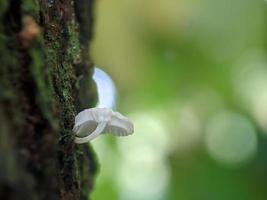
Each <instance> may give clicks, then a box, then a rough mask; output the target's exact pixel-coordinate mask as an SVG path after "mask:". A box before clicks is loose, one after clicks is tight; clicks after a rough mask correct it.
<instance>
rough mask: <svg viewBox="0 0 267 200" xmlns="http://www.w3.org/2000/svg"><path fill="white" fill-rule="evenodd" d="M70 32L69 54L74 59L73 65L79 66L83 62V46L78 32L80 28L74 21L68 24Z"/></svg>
mask: <svg viewBox="0 0 267 200" xmlns="http://www.w3.org/2000/svg"><path fill="white" fill-rule="evenodd" d="M67 27H68V32H69V45H70V46H69V49H68V54H69V55H70V56H71V57H72V60H73V63H74V64H78V63H80V62H81V46H80V41H79V34H78V32H77V30H78V26H77V23H75V21H74V20H72V21H71V22H69V23H68V25H67Z"/></svg>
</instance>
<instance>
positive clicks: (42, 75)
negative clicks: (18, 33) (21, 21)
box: [29, 38, 56, 127]
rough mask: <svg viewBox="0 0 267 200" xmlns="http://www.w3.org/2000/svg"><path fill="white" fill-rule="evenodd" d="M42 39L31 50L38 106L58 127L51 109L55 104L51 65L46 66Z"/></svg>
mask: <svg viewBox="0 0 267 200" xmlns="http://www.w3.org/2000/svg"><path fill="white" fill-rule="evenodd" d="M42 46H43V45H42V42H41V39H40V38H39V39H38V40H37V41H36V42H35V44H34V45H33V47H32V48H31V49H30V50H29V55H30V56H31V59H32V63H31V73H32V76H33V79H34V81H35V83H36V87H37V88H36V91H37V94H36V99H37V104H38V107H39V108H40V109H41V111H42V113H43V115H44V116H45V118H46V119H47V120H48V121H49V122H50V124H51V125H52V127H56V125H55V120H54V119H53V116H52V113H51V110H52V104H53V96H52V95H53V86H52V73H51V67H50V66H46V67H44V63H45V57H44V54H43V52H42V51H40V49H41V47H42Z"/></svg>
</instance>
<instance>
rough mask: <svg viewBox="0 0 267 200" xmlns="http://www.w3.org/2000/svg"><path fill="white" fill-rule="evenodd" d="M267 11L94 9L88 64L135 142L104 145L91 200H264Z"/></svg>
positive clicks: (192, 2) (207, 3)
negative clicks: (102, 78)
mask: <svg viewBox="0 0 267 200" xmlns="http://www.w3.org/2000/svg"><path fill="white" fill-rule="evenodd" d="M266 22H267V2H265V1H264V0H223V1H222V0H165V1H162V0H98V1H97V2H96V11H95V33H94V41H93V44H92V52H91V55H92V57H93V59H94V61H95V63H96V64H97V65H98V66H101V68H102V69H104V70H105V71H106V72H107V73H109V74H110V75H111V76H112V78H113V79H114V82H115V83H116V86H117V89H118V92H119V95H118V100H117V109H118V110H119V111H120V112H122V113H123V114H126V115H127V116H128V117H129V118H130V119H131V120H132V121H133V122H134V125H135V133H134V135H132V136H130V137H123V138H113V137H111V136H108V135H106V136H102V137H101V138H98V139H96V140H94V141H93V142H92V144H93V146H94V148H95V151H96V152H97V155H98V160H99V164H100V167H99V168H100V169H99V170H100V172H99V174H98V177H97V180H96V185H95V189H94V192H93V194H92V199H93V200H107V199H111V200H117V199H118V200H266V199H267V190H266V186H267V57H266V55H267V54H266V53H267V52H266V50H267V45H266V44H267V43H266V38H267V32H266V28H267V23H266Z"/></svg>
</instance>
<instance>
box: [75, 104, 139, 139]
mask: <svg viewBox="0 0 267 200" xmlns="http://www.w3.org/2000/svg"><path fill="white" fill-rule="evenodd" d="M73 131H74V133H75V135H76V137H75V143H77V144H82V143H86V142H89V141H91V140H92V139H94V138H96V137H97V136H98V135H100V134H102V133H111V134H112V135H114V136H127V135H131V134H132V133H133V131H134V130H133V124H132V122H131V121H130V120H129V119H128V118H127V117H125V116H123V115H121V114H120V113H118V112H114V111H112V110H111V109H109V108H90V109H86V110H83V111H82V112H80V113H79V114H78V115H77V116H76V117H75V125H74V128H73Z"/></svg>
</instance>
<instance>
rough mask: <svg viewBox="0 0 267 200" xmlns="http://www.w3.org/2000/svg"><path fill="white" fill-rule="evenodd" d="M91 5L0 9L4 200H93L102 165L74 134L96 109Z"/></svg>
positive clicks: (85, 0) (18, 3)
mask: <svg viewBox="0 0 267 200" xmlns="http://www.w3.org/2000/svg"><path fill="white" fill-rule="evenodd" d="M92 7H93V0H75V1H72V0H1V1H0V20H1V24H0V62H1V64H0V65H1V66H0V122H1V125H0V199H1V200H5V199H8V200H10V199H11V200H12V199H27V200H31V199H46V200H53V199H64V200H71V199H88V193H89V192H90V191H91V190H92V187H93V182H94V181H93V178H94V174H95V172H96V162H95V160H94V153H93V150H92V149H91V148H90V147H89V148H88V146H87V145H80V146H78V145H75V144H74V142H73V141H74V135H73V132H72V128H73V125H74V117H75V115H76V114H77V112H79V111H80V110H81V109H83V108H85V107H90V106H92V104H93V102H94V99H95V98H94V97H95V92H94V87H93V84H92V82H91V73H92V62H91V60H90V57H89V42H90V40H91V36H92V10H93V9H92Z"/></svg>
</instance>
